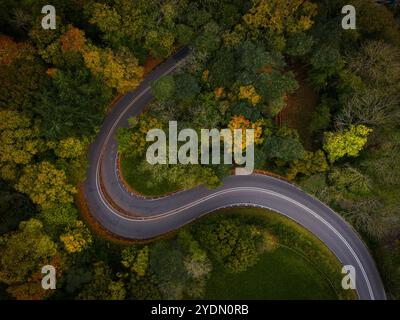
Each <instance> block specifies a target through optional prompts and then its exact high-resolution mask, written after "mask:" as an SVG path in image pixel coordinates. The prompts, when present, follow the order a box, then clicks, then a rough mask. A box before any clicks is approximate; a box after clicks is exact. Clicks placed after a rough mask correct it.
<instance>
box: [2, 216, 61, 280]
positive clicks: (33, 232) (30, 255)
mask: <svg viewBox="0 0 400 320" xmlns="http://www.w3.org/2000/svg"><path fill="white" fill-rule="evenodd" d="M56 254H57V246H56V244H55V243H54V242H53V241H52V240H51V239H50V238H49V237H48V236H47V235H46V234H45V233H44V231H43V225H42V223H41V222H40V221H38V220H36V219H30V220H28V221H23V222H21V223H20V225H19V229H18V230H17V231H15V232H11V233H8V234H5V235H4V236H2V237H1V238H0V281H1V282H4V283H6V284H8V285H18V284H23V283H24V282H25V281H28V280H29V277H30V276H31V275H32V273H35V272H40V270H41V268H42V266H44V265H46V264H48V263H49V262H50V260H51V258H52V257H54V256H55V255H56ZM16 263H18V265H16Z"/></svg>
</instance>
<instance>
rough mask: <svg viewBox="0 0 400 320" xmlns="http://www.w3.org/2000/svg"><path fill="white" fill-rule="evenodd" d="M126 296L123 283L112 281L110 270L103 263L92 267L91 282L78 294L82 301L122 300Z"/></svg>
mask: <svg viewBox="0 0 400 320" xmlns="http://www.w3.org/2000/svg"><path fill="white" fill-rule="evenodd" d="M125 296H126V290H125V287H124V283H123V282H122V281H121V280H114V279H113V274H112V270H111V268H110V267H109V266H108V265H107V264H106V263H105V262H103V261H100V262H97V263H95V264H94V266H93V271H92V280H91V281H90V282H89V283H87V284H85V285H84V286H83V288H82V291H81V292H80V293H79V294H78V297H77V298H78V299H83V300H123V299H124V298H125Z"/></svg>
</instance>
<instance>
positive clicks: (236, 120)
mask: <svg viewBox="0 0 400 320" xmlns="http://www.w3.org/2000/svg"><path fill="white" fill-rule="evenodd" d="M228 128H229V129H230V130H231V131H232V135H233V134H234V130H238V129H242V141H241V142H240V141H239V142H238V141H235V143H241V145H242V146H241V147H242V150H244V149H246V146H247V144H246V143H247V142H246V133H245V131H244V130H246V129H253V130H254V143H255V144H256V145H257V144H261V143H262V142H263V141H264V140H263V136H262V134H263V121H262V120H257V121H256V122H254V123H252V122H251V121H250V120H247V119H246V118H245V117H244V116H242V115H239V116H237V115H235V116H233V117H232V118H231V120H230V121H229V124H228Z"/></svg>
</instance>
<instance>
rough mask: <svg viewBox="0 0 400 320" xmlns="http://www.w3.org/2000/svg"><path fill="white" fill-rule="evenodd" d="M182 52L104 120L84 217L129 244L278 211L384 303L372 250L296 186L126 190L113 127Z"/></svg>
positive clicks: (253, 180)
mask: <svg viewBox="0 0 400 320" xmlns="http://www.w3.org/2000/svg"><path fill="white" fill-rule="evenodd" d="M187 54H188V51H187V50H186V49H183V50H181V51H179V52H178V53H176V54H175V55H174V56H172V57H171V58H169V59H168V60H167V61H165V62H164V63H163V64H161V65H160V66H158V67H157V68H156V69H155V70H153V71H152V72H151V73H150V74H149V75H148V76H146V78H145V79H144V80H143V82H142V83H141V85H140V86H139V87H138V88H137V89H136V90H135V91H134V92H130V93H128V94H126V95H125V96H123V97H122V98H121V99H120V100H119V101H118V102H117V104H116V105H115V107H114V108H113V109H112V111H111V112H110V114H109V115H108V116H107V118H106V119H105V122H104V124H103V126H102V127H101V129H100V131H99V133H98V136H97V138H96V140H95V141H94V142H93V143H92V145H91V146H90V150H89V169H88V174H87V180H86V182H85V186H84V192H85V197H86V201H87V205H88V208H89V211H90V212H91V214H92V215H93V217H94V218H95V219H96V220H97V221H98V222H99V223H100V224H101V225H102V226H103V227H104V228H105V229H106V230H108V231H109V232H110V233H112V234H115V235H117V236H120V237H123V238H127V239H149V238H153V237H156V236H159V235H162V234H164V233H167V232H170V231H173V230H176V229H178V228H179V227H181V226H183V225H185V224H187V223H189V222H191V221H193V220H196V219H198V218H199V217H201V216H203V215H205V214H207V213H210V212H212V211H215V210H216V209H219V208H225V207H230V206H239V205H240V206H257V207H262V208H268V209H271V210H273V211H276V212H278V213H281V214H283V215H285V216H287V217H288V218H290V219H292V220H294V221H296V222H297V223H299V224H301V225H302V226H303V227H305V228H306V229H308V230H309V231H310V232H312V233H313V234H314V235H315V236H317V237H318V238H319V239H321V240H322V241H323V242H324V243H325V244H326V245H327V247H328V248H329V249H330V250H331V251H332V252H333V253H334V254H335V255H336V257H337V258H338V259H339V260H340V261H341V263H342V264H343V265H352V266H354V268H355V270H356V290H357V294H358V296H359V298H360V299H366V300H374V299H386V295H385V290H384V287H383V284H382V281H381V278H380V275H379V272H378V270H377V268H376V265H375V263H374V260H373V258H372V257H371V254H370V252H369V251H368V249H367V247H366V246H365V244H364V243H363V241H362V240H361V239H360V238H359V236H358V235H357V233H356V232H355V231H354V229H352V227H351V226H350V225H349V224H348V223H346V222H345V221H344V220H343V219H342V218H341V217H340V216H339V215H338V214H336V213H335V212H334V211H332V210H331V209H330V208H329V207H327V206H326V205H324V204H323V203H321V202H320V201H318V200H317V199H315V198H314V197H312V196H310V195H308V194H306V193H304V192H303V191H301V190H300V189H299V188H297V187H295V186H293V185H291V184H289V183H287V182H284V181H281V180H279V179H276V178H273V177H269V176H264V175H251V176H231V177H228V178H226V179H225V180H224V185H223V186H222V187H220V188H218V189H215V190H208V189H206V188H204V187H198V188H195V189H191V190H187V191H182V192H178V193H175V194H172V195H169V196H166V197H163V198H157V199H144V198H141V197H138V196H135V195H132V194H131V193H130V192H129V191H128V190H126V189H125V187H124V185H123V184H122V183H121V181H120V179H119V175H118V172H117V165H116V164H117V144H116V141H115V139H114V137H115V133H116V130H117V128H119V127H123V126H127V125H128V118H130V117H132V116H136V115H138V114H139V113H141V112H142V111H143V109H144V108H145V106H146V105H147V104H148V103H149V102H150V101H151V100H152V99H153V97H152V95H151V92H150V84H151V83H152V82H153V81H154V80H156V79H158V78H160V77H161V76H162V75H165V74H168V73H171V72H173V71H174V70H175V69H177V68H178V67H179V66H180V65H181V64H182V63H183V61H184V58H185V57H186V56H187Z"/></svg>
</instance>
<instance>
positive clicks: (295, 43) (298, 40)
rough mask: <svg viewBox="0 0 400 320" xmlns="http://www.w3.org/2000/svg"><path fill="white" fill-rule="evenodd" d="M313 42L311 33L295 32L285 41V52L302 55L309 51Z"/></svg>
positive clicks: (295, 55) (296, 55)
mask: <svg viewBox="0 0 400 320" xmlns="http://www.w3.org/2000/svg"><path fill="white" fill-rule="evenodd" d="M313 44H314V39H313V37H312V36H311V35H308V34H307V33H305V32H300V33H295V34H292V35H291V36H290V37H289V39H288V41H287V46H286V53H287V54H288V55H290V56H293V57H303V56H305V55H306V54H307V53H309V52H310V51H311V49H312V46H313Z"/></svg>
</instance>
